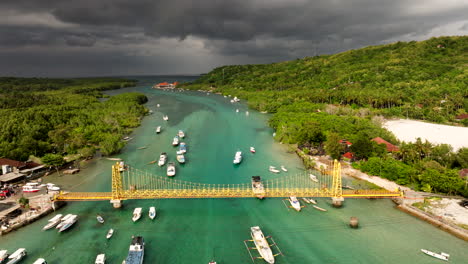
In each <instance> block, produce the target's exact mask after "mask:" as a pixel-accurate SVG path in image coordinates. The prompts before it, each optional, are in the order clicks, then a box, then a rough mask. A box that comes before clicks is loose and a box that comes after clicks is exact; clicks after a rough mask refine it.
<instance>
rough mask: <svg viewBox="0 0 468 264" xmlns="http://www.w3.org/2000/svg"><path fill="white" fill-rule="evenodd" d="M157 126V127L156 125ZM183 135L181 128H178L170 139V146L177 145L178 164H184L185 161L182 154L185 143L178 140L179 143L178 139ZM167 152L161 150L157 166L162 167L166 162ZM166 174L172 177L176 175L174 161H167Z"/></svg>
mask: <svg viewBox="0 0 468 264" xmlns="http://www.w3.org/2000/svg"><path fill="white" fill-rule="evenodd" d="M158 128H159V127H158ZM184 137H185V133H184V131H182V130H179V132H178V133H177V135H176V136H175V137H174V139H173V140H172V146H174V147H176V146H179V150H177V151H176V155H177V156H176V157H177V161H178V162H179V163H180V164H184V163H185V156H184V154H185V153H186V152H187V144H185V142H180V144H179V141H180V139H183V138H184ZM167 157H168V156H167V153H166V152H162V153H161V155H159V160H158V166H159V167H162V166H164V165H165V164H166V162H167ZM166 174H167V176H169V177H172V176H175V175H176V167H175V163H174V162H169V163H167V171H166Z"/></svg>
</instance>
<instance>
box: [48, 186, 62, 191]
mask: <svg viewBox="0 0 468 264" xmlns="http://www.w3.org/2000/svg"><path fill="white" fill-rule="evenodd" d="M47 190H49V191H60V187H58V186H55V185H47Z"/></svg>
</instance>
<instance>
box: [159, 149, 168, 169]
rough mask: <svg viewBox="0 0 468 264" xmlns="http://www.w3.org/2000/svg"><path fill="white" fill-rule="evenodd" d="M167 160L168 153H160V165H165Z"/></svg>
mask: <svg viewBox="0 0 468 264" xmlns="http://www.w3.org/2000/svg"><path fill="white" fill-rule="evenodd" d="M166 160H167V153H166V152H162V153H161V155H159V161H158V166H159V167H161V166H164V164H166Z"/></svg>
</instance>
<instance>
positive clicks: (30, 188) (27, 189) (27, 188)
mask: <svg viewBox="0 0 468 264" xmlns="http://www.w3.org/2000/svg"><path fill="white" fill-rule="evenodd" d="M38 191H40V190H39V189H38V188H36V187H35V186H33V185H24V186H23V192H24V193H34V192H38Z"/></svg>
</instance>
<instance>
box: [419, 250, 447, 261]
mask: <svg viewBox="0 0 468 264" xmlns="http://www.w3.org/2000/svg"><path fill="white" fill-rule="evenodd" d="M421 251H422V252H424V254H426V255H429V256H431V257H434V258H438V259H441V260H445V261H448V260H449V258H450V255H449V254H447V253H444V252H440V254H439V253H435V252H432V251H429V250H427V249H421Z"/></svg>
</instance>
